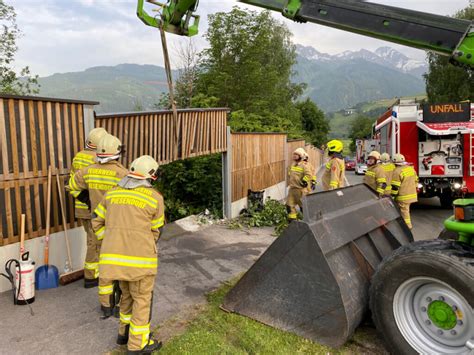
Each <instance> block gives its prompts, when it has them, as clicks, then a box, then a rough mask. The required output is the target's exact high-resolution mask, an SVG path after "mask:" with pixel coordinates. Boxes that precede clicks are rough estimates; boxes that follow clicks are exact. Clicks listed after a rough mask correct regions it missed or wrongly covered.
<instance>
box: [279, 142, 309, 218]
mask: <svg viewBox="0 0 474 355" xmlns="http://www.w3.org/2000/svg"><path fill="white" fill-rule="evenodd" d="M306 157H307V154H306V151H305V150H304V149H303V148H298V149H296V150H295V151H294V152H293V163H292V164H291V166H290V168H289V171H288V176H289V180H288V186H289V190H288V197H287V198H286V209H287V210H288V219H290V220H294V219H296V218H297V217H298V213H297V211H296V206H299V208H300V211H303V204H302V203H301V198H302V197H303V195H304V194H306V193H307V192H308V191H307V188H308V187H310V188H312V189H313V190H314V187H315V186H316V176H315V175H314V172H313V171H312V170H311V166H310V165H309V164H308V163H307V162H306V161H305V158H306Z"/></svg>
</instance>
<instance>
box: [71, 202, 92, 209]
mask: <svg viewBox="0 0 474 355" xmlns="http://www.w3.org/2000/svg"><path fill="white" fill-rule="evenodd" d="M74 206H75V207H76V208H78V209H80V210H88V209H89V207H88V206H87V205H86V204H85V203H82V202H81V201H79V200H76V201H74Z"/></svg>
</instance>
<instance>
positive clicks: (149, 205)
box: [92, 186, 165, 281]
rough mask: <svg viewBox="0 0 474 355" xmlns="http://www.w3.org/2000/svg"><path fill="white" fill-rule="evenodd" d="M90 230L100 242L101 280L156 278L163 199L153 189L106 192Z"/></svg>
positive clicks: (119, 188) (119, 189)
mask: <svg viewBox="0 0 474 355" xmlns="http://www.w3.org/2000/svg"><path fill="white" fill-rule="evenodd" d="M95 215H96V216H97V217H96V218H94V219H93V220H92V227H93V229H94V232H95V233H96V235H97V238H98V239H99V240H102V247H101V253H100V256H99V270H100V271H99V272H100V275H101V277H104V278H110V279H113V280H123V281H137V280H140V279H141V278H143V277H144V276H147V275H155V274H156V272H157V266H158V255H157V248H156V242H157V241H158V238H159V236H160V228H161V227H163V225H164V224H165V216H164V201H163V197H162V196H161V195H160V194H159V193H158V192H157V191H156V190H155V189H153V188H152V187H137V188H134V189H125V188H122V187H119V186H117V187H115V188H113V189H112V190H110V191H108V192H107V193H106V194H105V196H104V198H103V199H102V201H101V202H100V203H99V204H98V205H97V208H96V209H95Z"/></svg>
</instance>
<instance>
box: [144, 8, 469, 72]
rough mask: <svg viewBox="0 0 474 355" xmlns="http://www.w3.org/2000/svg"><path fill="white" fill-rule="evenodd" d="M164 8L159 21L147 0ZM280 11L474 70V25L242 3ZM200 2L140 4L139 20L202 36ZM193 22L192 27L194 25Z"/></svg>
mask: <svg viewBox="0 0 474 355" xmlns="http://www.w3.org/2000/svg"><path fill="white" fill-rule="evenodd" d="M145 1H146V2H148V3H151V4H155V5H158V6H159V9H158V15H157V16H155V17H153V16H151V15H149V14H148V13H147V12H146V11H145V10H144V2H145ZM240 2H243V3H246V4H250V5H254V6H258V7H263V8H266V9H269V10H273V11H278V12H281V13H282V14H283V16H285V17H287V18H290V19H292V20H294V21H297V22H313V23H316V24H320V25H324V26H329V27H334V28H337V29H340V30H344V31H348V32H353V33H358V34H361V35H364V36H369V37H374V38H378V39H382V40H385V41H389V42H394V43H398V44H402V45H406V46H409V47H414V48H419V49H423V50H427V51H433V52H436V53H439V54H442V55H445V56H450V57H451V62H452V63H453V64H458V65H465V66H470V67H474V24H473V23H472V21H468V20H460V19H455V18H451V17H446V16H440V15H434V14H430V13H425V12H420V11H414V10H407V9H402V8H398V7H393V6H387V5H381V4H376V3H370V2H366V1H359V0H240ZM197 5H198V1H196V0H194V1H193V0H168V2H167V3H166V4H161V3H159V2H157V1H155V0H138V7H137V14H138V17H139V18H140V19H141V20H142V21H143V22H144V23H145V24H147V25H149V26H153V27H160V26H163V28H164V29H165V31H167V32H171V33H174V34H178V35H184V36H193V35H195V34H197V33H198V25H199V16H197V15H195V14H194V12H195V11H196V8H197ZM191 20H193V21H192V23H191Z"/></svg>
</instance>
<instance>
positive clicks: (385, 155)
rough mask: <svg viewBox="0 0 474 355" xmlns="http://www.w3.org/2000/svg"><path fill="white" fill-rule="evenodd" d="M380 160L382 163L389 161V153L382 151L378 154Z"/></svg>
mask: <svg viewBox="0 0 474 355" xmlns="http://www.w3.org/2000/svg"><path fill="white" fill-rule="evenodd" d="M380 160H381V161H382V163H388V162H389V161H390V155H389V154H388V153H383V154H382V155H381V156H380Z"/></svg>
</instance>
